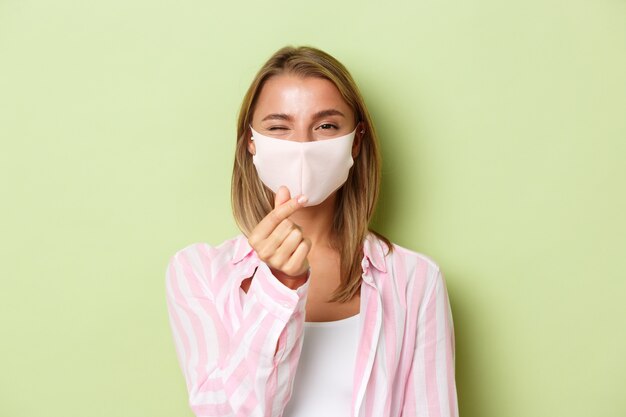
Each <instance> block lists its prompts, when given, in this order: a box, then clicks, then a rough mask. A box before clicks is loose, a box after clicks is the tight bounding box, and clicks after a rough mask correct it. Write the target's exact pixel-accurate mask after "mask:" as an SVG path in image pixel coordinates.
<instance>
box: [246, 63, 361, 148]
mask: <svg viewBox="0 0 626 417" xmlns="http://www.w3.org/2000/svg"><path fill="white" fill-rule="evenodd" d="M251 124H252V127H253V128H254V130H256V131H257V132H259V133H260V134H262V135H266V136H270V137H273V138H277V139H285V140H292V141H298V142H308V141H317V140H324V139H331V138H336V137H339V136H344V135H347V134H348V133H350V132H352V131H353V130H354V129H355V127H357V126H356V123H355V115H354V112H353V111H352V109H351V108H350V106H349V105H348V104H347V103H346V102H345V100H344V99H343V97H342V96H341V93H339V90H338V89H337V87H335V85H334V84H333V83H332V82H331V81H329V80H327V79H324V78H317V77H299V76H297V75H292V74H283V75H278V76H274V77H271V78H269V79H268V80H266V81H265V83H264V85H263V87H262V89H261V92H260V93H259V96H258V97H257V102H256V106H255V110H254V113H253V115H252V123H251ZM361 130H362V128H361V126H358V129H357V132H356V135H355V137H354V142H353V146H352V157H353V158H354V157H356V155H357V154H358V151H359V147H360V143H361V138H362V136H363V133H362V131H361ZM248 151H249V152H250V153H251V154H253V155H254V154H255V152H256V150H255V146H254V142H253V141H251V140H250V139H248Z"/></svg>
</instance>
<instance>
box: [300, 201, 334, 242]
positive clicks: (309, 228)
mask: <svg viewBox="0 0 626 417" xmlns="http://www.w3.org/2000/svg"><path fill="white" fill-rule="evenodd" d="M336 195H337V193H333V194H332V195H331V196H330V197H328V198H327V199H326V200H324V201H323V202H322V203H320V204H318V205H317V206H311V207H304V208H301V209H300V210H298V211H297V212H295V213H294V214H292V215H291V217H290V219H291V221H293V222H294V223H295V224H297V225H298V226H300V227H301V228H302V233H303V235H304V236H305V237H307V238H309V239H311V243H312V245H313V248H322V247H331V246H332V245H331V242H332V239H333V237H334V236H333V234H334V233H333V218H334V215H335V200H336Z"/></svg>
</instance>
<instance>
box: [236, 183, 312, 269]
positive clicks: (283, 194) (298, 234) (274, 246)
mask: <svg viewBox="0 0 626 417" xmlns="http://www.w3.org/2000/svg"><path fill="white" fill-rule="evenodd" d="M306 202H307V198H306V197H305V196H298V197H297V198H295V197H294V198H291V196H290V194H289V190H288V189H287V187H280V188H279V189H278V192H277V193H276V198H275V200H274V210H272V211H270V212H269V213H268V215H267V216H265V217H264V218H263V220H261V221H260V222H259V224H258V225H257V226H256V227H255V228H254V230H252V233H250V236H249V237H248V243H250V246H252V248H253V249H254V250H255V251H256V253H257V255H258V256H259V258H260V259H261V260H262V261H263V262H265V263H266V264H267V265H268V266H269V267H270V269H271V270H272V272H274V274H275V275H276V276H277V278H279V279H280V278H286V279H289V278H291V279H295V278H300V279H302V278H306V273H307V270H308V269H309V261H308V260H307V255H308V254H309V251H310V250H311V241H310V240H309V239H307V238H305V237H304V236H302V229H300V227H299V226H298V225H297V224H295V223H294V222H292V221H291V220H289V216H291V215H292V214H293V213H295V212H296V211H297V210H299V209H301V208H302V207H304V204H306ZM276 272H278V273H276Z"/></svg>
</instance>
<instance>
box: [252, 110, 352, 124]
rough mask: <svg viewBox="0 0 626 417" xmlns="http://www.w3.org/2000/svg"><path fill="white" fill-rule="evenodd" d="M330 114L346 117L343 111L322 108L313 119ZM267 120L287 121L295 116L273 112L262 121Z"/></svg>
mask: <svg viewBox="0 0 626 417" xmlns="http://www.w3.org/2000/svg"><path fill="white" fill-rule="evenodd" d="M328 116H341V117H346V116H345V115H344V114H343V113H342V112H340V111H339V110H337V109H327V110H321V111H318V112H317V113H315V114H314V115H313V119H321V118H322V117H328ZM266 120H287V121H291V120H293V117H291V116H290V115H288V114H285V113H272V114H268V115H267V116H265V117H264V118H263V120H261V121H262V122H264V121H266Z"/></svg>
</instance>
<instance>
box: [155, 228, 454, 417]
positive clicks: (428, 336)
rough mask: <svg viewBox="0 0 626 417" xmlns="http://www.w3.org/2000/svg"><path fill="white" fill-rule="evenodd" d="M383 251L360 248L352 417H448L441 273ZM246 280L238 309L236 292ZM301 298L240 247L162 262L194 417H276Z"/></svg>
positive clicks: (373, 243) (449, 346) (200, 249)
mask: <svg viewBox="0 0 626 417" xmlns="http://www.w3.org/2000/svg"><path fill="white" fill-rule="evenodd" d="M384 247H385V246H384V243H382V242H381V241H380V240H379V239H378V238H377V237H376V236H374V235H373V234H370V235H369V236H368V237H367V239H366V240H365V243H364V248H363V252H364V256H363V260H362V262H361V265H362V267H363V275H362V280H363V281H362V285H361V293H360V294H361V301H360V303H361V304H360V324H359V334H360V339H359V345H358V346H359V348H358V352H357V358H356V366H355V371H354V377H353V381H354V385H353V386H354V391H353V393H352V409H351V410H352V411H351V416H352V417H357V416H358V417H382V416H390V417H391V416H403V417H409V416H420V417H422V416H423V417H456V416H458V406H457V394H456V385H455V377H454V330H453V325H452V314H451V310H450V306H449V302H448V294H447V291H446V286H445V281H444V279H443V276H442V274H441V271H440V269H439V267H438V266H437V264H436V263H435V262H433V260H431V259H430V258H428V257H426V256H424V255H422V254H419V253H416V252H412V251H410V250H408V249H405V248H402V247H400V246H398V245H394V251H393V252H392V253H390V254H385V250H384ZM255 270H256V273H255V272H254V271H255ZM253 273H254V278H253V279H252V282H251V285H250V288H249V289H248V292H247V294H246V295H245V297H243V300H244V302H243V303H242V301H241V300H242V298H241V297H240V291H242V290H241V289H240V285H241V282H242V281H243V280H244V279H245V278H248V277H250V276H252V275H253ZM308 286H309V284H308V282H307V283H305V284H304V285H302V286H301V287H299V288H298V289H297V290H291V289H289V288H287V287H286V286H284V285H283V284H282V283H281V282H280V281H278V280H277V279H276V278H275V277H274V276H273V275H272V273H271V272H270V269H269V268H268V266H267V265H266V264H265V263H263V262H262V261H260V260H259V258H258V257H257V255H256V252H255V251H254V250H253V249H252V248H251V247H250V245H249V244H248V241H247V238H246V237H245V236H243V235H239V236H237V237H235V238H234V239H231V240H228V241H226V242H224V243H222V244H221V245H219V246H217V247H212V246H210V245H208V244H206V243H194V244H191V245H188V246H186V247H184V248H182V249H180V250H179V251H178V252H176V253H175V254H174V255H173V256H172V257H171V259H170V261H169V264H168V267H167V272H166V295H167V306H168V312H169V319H170V325H171V329H172V333H173V337H174V343H175V347H176V353H177V356H178V361H179V363H180V366H181V369H182V371H183V374H184V377H185V381H186V384H187V390H188V392H189V405H190V406H191V409H192V410H193V412H194V413H195V415H196V416H198V417H200V416H203V417H204V416H242V417H243V416H246V417H250V416H268V417H269V416H272V417H274V416H276V417H278V416H281V415H282V413H283V410H284V408H285V406H286V404H287V402H288V401H289V398H290V397H291V390H292V386H293V381H294V375H295V372H296V368H297V365H298V358H299V355H300V351H301V348H302V338H301V335H302V333H303V322H304V319H305V304H306V299H307V293H308ZM215 338H217V343H215V340H214V339H215ZM216 344H217V345H218V346H219V349H218V352H213V351H212V350H214V349H212V346H215V345H216Z"/></svg>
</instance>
